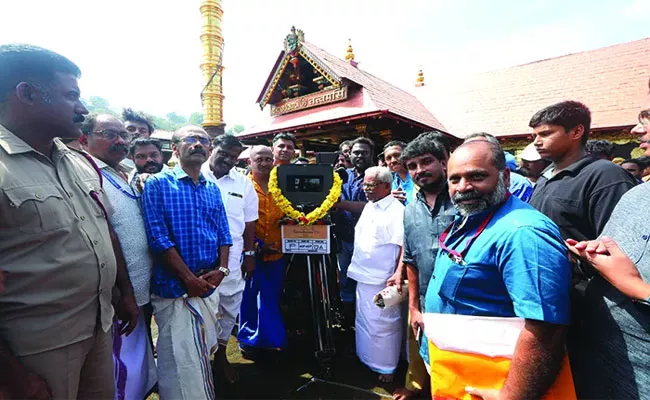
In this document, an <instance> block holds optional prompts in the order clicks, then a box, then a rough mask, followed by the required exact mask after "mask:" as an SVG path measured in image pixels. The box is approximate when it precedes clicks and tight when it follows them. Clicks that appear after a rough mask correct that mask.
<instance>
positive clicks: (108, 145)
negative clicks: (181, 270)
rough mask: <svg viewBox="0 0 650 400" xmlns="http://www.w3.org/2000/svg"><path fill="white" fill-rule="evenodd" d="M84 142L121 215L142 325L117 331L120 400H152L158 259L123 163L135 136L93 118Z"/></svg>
mask: <svg viewBox="0 0 650 400" xmlns="http://www.w3.org/2000/svg"><path fill="white" fill-rule="evenodd" d="M81 130H82V132H83V134H82V135H81V137H80V138H79V142H80V143H81V145H82V146H83V148H84V150H86V151H88V153H90V155H91V156H92V157H93V159H94V161H95V163H96V164H97V167H99V169H100V171H101V174H102V179H103V188H104V191H105V192H106V195H107V196H108V198H109V199H110V201H111V204H112V205H113V208H114V209H115V212H114V213H113V215H111V216H110V222H111V225H112V226H113V228H114V229H115V233H116V234H117V237H118V239H119V240H120V246H121V248H122V252H123V253H124V259H125V261H126V268H127V270H128V273H129V278H130V280H131V284H132V285H133V293H134V295H135V300H136V304H137V306H138V308H139V311H140V312H139V315H138V323H137V325H136V327H135V330H134V331H133V332H131V333H130V334H128V335H126V334H121V332H120V326H121V323H120V321H116V322H115V323H114V325H113V362H114V368H113V373H114V377H115V398H116V399H122V398H125V399H136V398H138V399H141V398H146V397H147V395H148V394H149V392H150V391H151V389H152V388H153V386H154V385H155V384H156V381H157V372H156V364H155V362H154V358H153V351H152V348H151V343H150V342H149V337H148V334H147V326H146V322H145V321H146V319H145V313H144V312H143V307H144V306H146V305H148V304H149V302H150V282H151V269H152V268H153V258H152V256H151V253H150V252H149V244H148V243H147V233H146V231H145V228H144V219H143V216H142V209H141V208H140V193H139V192H138V191H137V190H135V189H134V188H133V187H131V185H129V183H128V182H127V175H126V171H125V169H124V168H123V166H122V164H121V161H122V160H124V157H126V154H127V152H128V143H129V141H130V139H131V136H132V135H131V133H129V132H128V131H127V130H126V129H125V128H124V124H123V123H122V121H120V120H119V119H117V118H115V117H113V116H111V115H107V114H100V115H96V116H94V115H91V116H88V117H87V118H86V120H85V121H84V123H83V125H82V126H81Z"/></svg>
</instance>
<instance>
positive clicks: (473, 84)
mask: <svg viewBox="0 0 650 400" xmlns="http://www.w3.org/2000/svg"><path fill="white" fill-rule="evenodd" d="M649 77H650V38H646V39H642V40H638V41H634V42H629V43H623V44H619V45H614V46H609V47H604V48H599V49H596V50H590V51H584V52H580V53H575V54H569V55H566V56H561V57H556V58H550V59H546V60H541V61H536V62H532V63H529V64H524V65H519V66H516V67H511V68H506V69H501V70H497V71H492V72H486V73H481V74H476V75H469V76H463V77H462V79H446V80H442V79H440V80H438V81H436V80H435V79H431V77H430V78H429V80H428V83H427V85H426V86H423V87H421V88H417V89H415V90H414V93H415V94H416V96H417V97H418V99H420V101H422V102H423V103H424V104H425V105H426V106H427V108H428V109H429V110H431V111H433V112H435V113H436V116H437V117H438V118H439V119H440V120H441V121H443V122H444V124H445V127H447V129H448V130H447V132H449V133H451V134H453V135H455V136H460V137H464V136H466V135H468V134H470V133H473V132H488V133H491V134H493V135H495V136H519V135H527V134H530V133H531V132H532V129H531V128H529V127H528V122H529V120H530V118H531V117H532V115H533V114H534V113H535V112H536V111H538V110H540V109H542V108H544V107H546V106H548V105H551V104H553V103H556V102H559V101H563V100H577V101H581V102H583V103H584V104H586V105H587V106H588V107H589V108H590V109H591V112H592V129H596V130H598V129H606V128H623V127H625V128H627V127H629V126H632V125H634V124H635V123H636V121H637V114H638V112H639V111H640V110H641V109H643V108H646V107H647V105H648V78H649Z"/></svg>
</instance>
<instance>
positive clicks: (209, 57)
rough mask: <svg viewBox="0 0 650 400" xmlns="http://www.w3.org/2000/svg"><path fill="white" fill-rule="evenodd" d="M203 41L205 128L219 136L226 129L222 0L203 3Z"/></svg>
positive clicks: (201, 8)
mask: <svg viewBox="0 0 650 400" xmlns="http://www.w3.org/2000/svg"><path fill="white" fill-rule="evenodd" d="M200 10H201V18H202V19H203V26H202V27H201V44H202V45H203V59H202V61H201V71H202V72H203V77H204V84H205V87H204V88H203V90H202V91H201V101H202V103H203V114H204V115H203V123H202V124H201V125H202V126H203V128H205V130H206V131H207V132H208V133H209V134H210V135H211V136H217V135H219V134H221V133H223V131H224V122H223V92H222V86H221V83H222V82H221V78H222V74H223V66H222V63H221V61H222V60H223V36H222V35H221V21H222V20H223V9H222V8H221V0H203V1H202V2H201V7H200Z"/></svg>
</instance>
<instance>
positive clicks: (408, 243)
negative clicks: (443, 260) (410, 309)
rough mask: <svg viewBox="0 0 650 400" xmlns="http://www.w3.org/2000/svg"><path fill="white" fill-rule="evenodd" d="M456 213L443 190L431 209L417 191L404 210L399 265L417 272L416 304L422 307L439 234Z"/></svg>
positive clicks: (436, 253) (447, 193)
mask: <svg viewBox="0 0 650 400" xmlns="http://www.w3.org/2000/svg"><path fill="white" fill-rule="evenodd" d="M455 215H456V209H455V208H454V204H453V203H452V202H451V199H450V198H449V191H448V189H447V186H446V185H445V187H444V188H442V189H441V191H440V194H439V195H438V197H437V198H436V204H435V205H434V207H433V208H431V207H429V204H427V200H426V198H425V197H424V193H423V192H422V191H421V190H420V191H419V192H418V193H417V195H416V196H415V201H413V202H412V203H410V204H408V205H407V206H406V208H405V209H404V255H403V256H402V260H403V262H405V263H407V264H410V265H412V266H413V267H415V268H416V269H417V270H418V278H419V280H418V282H419V286H420V304H421V305H424V296H425V295H426V293H427V287H429V281H430V280H431V275H432V274H433V269H434V266H435V263H436V257H437V255H438V249H439V248H440V244H439V240H438V239H439V238H440V235H441V234H442V232H443V231H444V230H445V228H446V227H447V226H449V224H451V222H452V221H453V220H454V216H455Z"/></svg>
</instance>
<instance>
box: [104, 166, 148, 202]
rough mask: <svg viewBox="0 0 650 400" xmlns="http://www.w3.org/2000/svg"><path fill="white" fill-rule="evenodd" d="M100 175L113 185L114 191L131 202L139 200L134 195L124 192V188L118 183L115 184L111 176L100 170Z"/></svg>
mask: <svg viewBox="0 0 650 400" xmlns="http://www.w3.org/2000/svg"><path fill="white" fill-rule="evenodd" d="M102 175H103V176H104V178H106V180H107V181H109V182H110V183H111V185H113V186H114V187H115V189H117V190H119V191H120V192H122V193H124V194H125V195H126V196H128V197H129V198H132V199H133V200H138V199H139V198H140V196H136V195H135V194H133V193H129V192H128V191H127V190H124V188H123V187H122V186H121V185H120V184H119V183H117V181H115V178H113V177H112V176H111V174H109V173H107V172H105V171H103V170H102ZM131 190H133V189H131Z"/></svg>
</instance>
